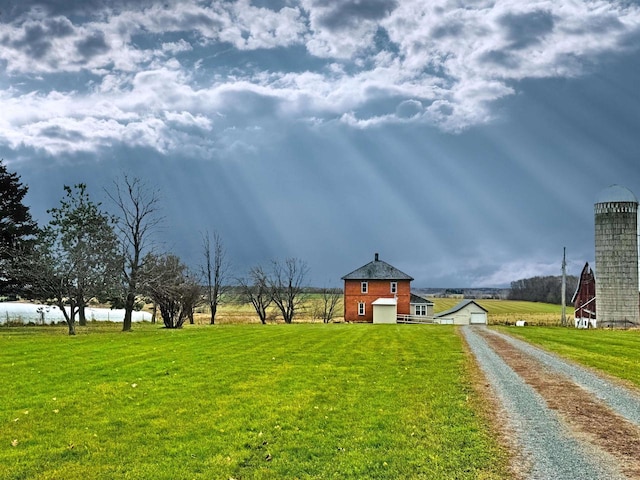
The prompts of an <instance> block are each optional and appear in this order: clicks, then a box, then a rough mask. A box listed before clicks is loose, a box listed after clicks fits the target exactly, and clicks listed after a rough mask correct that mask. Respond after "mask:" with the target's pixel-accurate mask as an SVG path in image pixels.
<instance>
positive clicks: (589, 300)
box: [571, 262, 596, 328]
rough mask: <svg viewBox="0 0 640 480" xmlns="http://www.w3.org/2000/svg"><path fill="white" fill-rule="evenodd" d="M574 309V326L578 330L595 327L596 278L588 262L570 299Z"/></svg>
mask: <svg viewBox="0 0 640 480" xmlns="http://www.w3.org/2000/svg"><path fill="white" fill-rule="evenodd" d="M571 302H573V306H574V308H575V314H574V318H575V324H576V325H575V326H576V327H579V328H589V327H595V326H596V277H595V276H594V275H593V270H591V267H589V262H587V263H585V265H584V268H583V269H582V273H581V274H580V281H579V282H578V288H577V289H576V293H574V294H573V298H572V299H571Z"/></svg>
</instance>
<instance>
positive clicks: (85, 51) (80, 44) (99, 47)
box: [75, 32, 109, 59]
mask: <svg viewBox="0 0 640 480" xmlns="http://www.w3.org/2000/svg"><path fill="white" fill-rule="evenodd" d="M75 45H76V49H77V50H78V53H79V54H80V55H82V56H83V57H84V58H86V59H87V58H91V57H95V56H96V55H100V54H102V53H105V52H108V51H109V45H107V42H106V41H105V39H104V33H102V32H93V33H92V34H90V35H88V36H87V37H85V38H83V39H82V40H78V41H77V42H76V43H75Z"/></svg>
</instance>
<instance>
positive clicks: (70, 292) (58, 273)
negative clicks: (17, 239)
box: [10, 228, 78, 335]
mask: <svg viewBox="0 0 640 480" xmlns="http://www.w3.org/2000/svg"><path fill="white" fill-rule="evenodd" d="M60 243H61V242H60V239H59V238H57V237H56V235H55V234H54V233H53V232H52V231H51V229H49V228H45V229H42V230H41V231H40V232H39V234H38V236H37V238H36V240H35V243H34V244H33V246H32V248H30V249H29V250H28V251H27V250H24V251H16V252H15V253H18V254H19V255H20V256H19V258H16V261H15V262H12V264H11V267H12V269H13V270H12V271H11V272H10V274H11V275H12V276H13V278H16V279H17V280H18V281H19V282H20V283H21V284H22V285H24V290H23V294H24V296H25V297H26V298H29V299H32V300H38V301H41V302H43V303H46V304H49V305H56V306H57V307H58V308H59V309H60V311H61V312H62V314H63V315H64V319H65V322H66V323H67V326H68V327H69V335H75V334H76V329H75V314H76V312H77V311H78V305H77V303H76V284H75V278H74V271H75V270H76V264H75V263H74V258H73V257H71V256H69V255H68V254H67V252H65V251H64V249H63V248H62V246H61V244H60ZM67 306H68V309H67Z"/></svg>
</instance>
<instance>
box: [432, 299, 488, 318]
mask: <svg viewBox="0 0 640 480" xmlns="http://www.w3.org/2000/svg"><path fill="white" fill-rule="evenodd" d="M472 303H475V304H476V305H477V306H478V307H480V308H481V309H482V310H484V311H485V312H488V310H487V309H486V308H484V307H483V306H482V305H480V304H479V303H478V302H476V301H475V300H463V301H461V302H460V303H459V304H457V305H456V306H455V307H453V308H450V309H449V310H445V311H444V312H440V313H436V314H435V315H434V317H445V316H447V315H451V314H452V313H456V312H459V311H460V310H462V309H463V308H464V307H466V306H467V305H470V304H472Z"/></svg>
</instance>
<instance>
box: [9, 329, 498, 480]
mask: <svg viewBox="0 0 640 480" xmlns="http://www.w3.org/2000/svg"><path fill="white" fill-rule="evenodd" d="M119 329H120V326H119V325H114V326H96V325H90V326H89V327H86V328H85V327H83V328H79V330H78V335H77V336H76V337H68V336H67V335H65V329H64V328H63V327H27V328H7V327H3V328H1V329H0V478H7V479H9V478H10V479H20V478H24V479H62V478H64V479H77V478H83V479H97V478H105V479H106V478H109V479H110V478H130V479H143V478H144V479H149V478H154V479H163V478H164V479H178V478H179V479H191V478H203V479H213V478H216V479H217V478H220V479H229V478H235V479H249V478H250V479H260V478H269V479H271V478H273V479H284V478H341V479H342V478H354V479H356V478H357V479H364V478H381V479H389V478H402V479H405V478H425V479H464V478H468V479H478V478H506V476H507V473H506V470H505V464H506V454H505V452H504V451H502V450H500V448H499V447H498V446H497V444H496V442H495V440H494V439H493V437H492V435H491V432H490V430H489V428H488V426H487V424H486V421H485V420H484V418H483V416H482V415H480V414H479V413H478V410H477V408H478V407H480V409H481V408H482V402H481V400H480V399H478V398H477V397H476V395H475V394H474V391H473V389H472V388H471V385H472V381H473V379H472V378H471V377H472V373H471V372H472V370H471V368H470V364H469V361H470V359H469V357H468V356H467V354H466V353H465V351H464V349H463V345H462V341H461V339H460V337H459V336H458V335H456V334H455V330H454V329H453V328H449V327H430V326H397V325H389V326H382V325H381V326H377V325H376V326H373V325H346V324H339V325H322V324H298V325H267V326H261V325H233V326H229V325H223V326H209V327H201V326H191V327H186V328H184V329H182V330H177V331H170V330H164V329H160V328H158V327H157V326H154V325H149V324H146V325H135V331H134V332H132V333H126V334H125V333H121V332H119Z"/></svg>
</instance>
